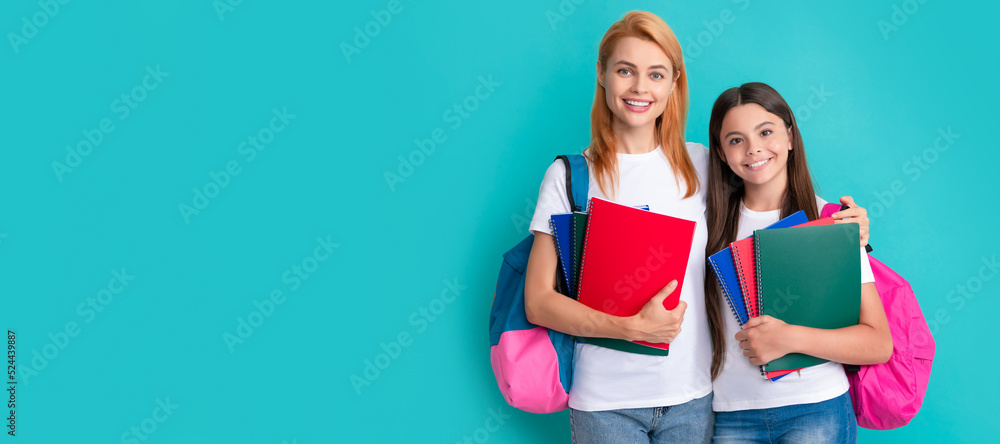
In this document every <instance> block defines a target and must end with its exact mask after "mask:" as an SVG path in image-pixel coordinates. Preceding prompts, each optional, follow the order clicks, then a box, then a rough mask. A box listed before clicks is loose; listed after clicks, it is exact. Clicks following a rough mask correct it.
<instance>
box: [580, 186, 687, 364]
mask: <svg viewBox="0 0 1000 444" xmlns="http://www.w3.org/2000/svg"><path fill="white" fill-rule="evenodd" d="M589 213H590V216H589V218H588V220H587V234H586V236H585V237H584V243H583V257H582V259H581V261H580V262H581V265H580V285H579V289H578V290H577V294H578V295H579V296H578V300H579V301H580V302H581V303H583V304H584V305H586V306H588V307H591V308H594V309H596V310H600V311H602V312H604V313H608V314H611V315H615V316H633V315H635V314H636V313H638V312H639V310H641V309H642V307H643V305H645V304H646V302H649V300H650V299H652V297H653V296H655V295H656V293H657V292H659V291H660V290H661V289H663V287H665V286H666V285H667V284H668V283H669V282H670V281H672V280H674V279H676V280H677V288H676V289H675V290H674V292H673V293H671V294H670V296H668V297H667V299H666V300H664V301H663V307H664V308H666V309H667V310H672V309H674V308H675V307H677V303H678V302H679V301H680V294H681V288H683V285H684V272H685V271H686V270H687V264H688V257H689V256H690V255H691V243H692V242H693V241H694V229H695V222H694V221H690V220H686V219H679V218H676V217H671V216H667V215H665V214H659V213H654V212H650V211H643V210H640V209H638V208H633V207H629V206H626V205H620V204H617V203H614V202H611V201H608V200H604V199H600V198H596V197H595V198H592V199H591V200H590V210H589ZM636 343H637V344H642V345H647V346H650V347H656V348H661V349H669V348H670V344H663V343H655V344H654V343H649V342H643V341H636Z"/></svg>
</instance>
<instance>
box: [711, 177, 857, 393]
mask: <svg viewBox="0 0 1000 444" xmlns="http://www.w3.org/2000/svg"><path fill="white" fill-rule="evenodd" d="M823 205H826V201H825V200H823V199H822V198H820V197H819V196H817V197H816V207H817V209H819V210H822V209H823ZM780 216H781V210H774V211H752V210H750V209H748V208H747V207H746V206H745V205H743V203H742V202H741V203H740V226H739V229H738V230H737V233H736V238H737V239H743V238H746V237H749V236H752V235H753V232H754V230H759V229H762V228H764V227H766V226H768V225H771V224H773V223H775V222H777V221H778V220H779V219H780ZM859 248H860V252H861V283H867V282H875V277H874V275H873V274H872V267H871V263H870V262H869V261H868V254H867V253H866V252H865V249H864V248H863V247H859ZM722 306H723V317H724V319H725V321H724V323H725V328H726V332H725V335H724V336H723V338H724V339H725V341H726V365H725V367H723V369H722V372H721V373H720V374H719V377H718V378H715V381H714V382H713V384H712V387H713V390H714V392H715V393H714V394H713V396H712V410H715V411H717V412H731V411H736V410H750V409H768V408H774V407H784V406H788V405H795V404H811V403H815V402H822V401H826V400H829V399H833V398H835V397H837V396H840V395H842V394H844V392H846V391H847V389H848V387H849V383H848V381H847V374H846V373H844V366H843V365H842V364H839V363H836V362H826V363H823V364H819V365H814V366H812V367H806V368H804V369H802V370H801V371H798V372H794V373H790V374H788V375H786V376H785V377H783V378H781V379H779V380H777V381H774V382H772V381H769V380H767V379H764V376H763V375H761V373H760V366H756V365H752V364H750V360H749V359H748V358H747V357H745V356H743V349H741V348H740V346H739V342H738V341H737V340H736V333H737V332H739V331H740V326H739V323H738V322H737V321H736V317H735V316H733V315H732V313H731V312H729V308H728V305H727V303H726V302H725V301H723V302H722Z"/></svg>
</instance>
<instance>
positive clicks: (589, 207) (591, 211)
mask: <svg viewBox="0 0 1000 444" xmlns="http://www.w3.org/2000/svg"><path fill="white" fill-rule="evenodd" d="M592 217H594V209H593V208H592V205H590V202H589V201H588V202H587V228H586V229H585V231H584V232H583V251H582V252H581V253H580V283H579V284H577V288H576V296H577V298H579V297H580V295H582V294H583V264H584V263H585V261H586V260H587V239H588V238H590V226H591V223H590V218H592ZM575 222H576V221H575V220H574V223H575ZM574 229H575V228H574Z"/></svg>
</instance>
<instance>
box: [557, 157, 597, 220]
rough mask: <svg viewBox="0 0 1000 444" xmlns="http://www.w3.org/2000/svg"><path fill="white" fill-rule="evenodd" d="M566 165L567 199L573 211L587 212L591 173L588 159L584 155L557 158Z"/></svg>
mask: <svg viewBox="0 0 1000 444" xmlns="http://www.w3.org/2000/svg"><path fill="white" fill-rule="evenodd" d="M556 159H562V160H563V162H564V163H565V164H566V197H568V198H569V206H570V208H571V209H572V211H587V197H588V195H589V193H590V171H589V169H588V168H587V158H586V157H583V155H582V154H564V155H561V156H556Z"/></svg>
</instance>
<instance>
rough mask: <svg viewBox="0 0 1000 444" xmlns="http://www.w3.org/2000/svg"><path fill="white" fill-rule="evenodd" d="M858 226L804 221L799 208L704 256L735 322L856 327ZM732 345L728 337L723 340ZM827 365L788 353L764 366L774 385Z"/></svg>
mask: <svg viewBox="0 0 1000 444" xmlns="http://www.w3.org/2000/svg"><path fill="white" fill-rule="evenodd" d="M858 239H859V233H858V225H857V224H839V225H835V224H834V223H833V219H832V218H829V217H827V218H823V219H817V220H815V221H812V222H809V221H808V220H807V219H806V216H805V213H803V212H801V211H799V212H797V213H794V214H792V215H790V216H788V217H786V218H784V219H782V220H780V221H778V222H776V223H775V224H773V225H771V226H768V227H767V228H764V229H762V230H756V231H754V234H753V236H752V237H749V238H746V239H741V240H738V241H736V242H733V243H731V244H729V247H728V248H726V249H724V250H722V251H719V252H718V253H715V254H712V255H710V256H709V257H708V262H709V264H710V265H711V268H712V271H713V272H714V273H715V277H716V279H717V280H718V281H719V286H720V287H721V290H722V294H723V296H724V297H725V298H726V302H727V303H728V304H729V308H730V309H731V310H732V312H733V316H735V318H736V321H737V322H738V323H739V324H740V325H743V324H745V323H746V322H747V321H749V320H750V318H753V317H756V316H761V315H768V316H771V317H774V318H777V319H780V320H782V321H784V322H785V323H787V324H793V325H802V326H806V327H812V328H824V329H835V328H842V327H848V326H851V325H855V324H857V323H858V318H859V316H860V312H861V285H860V282H861V263H860V260H861V255H860V254H859V251H858ZM726 339H727V340H733V339H732V338H726ZM823 362H826V360H824V359H820V358H816V357H813V356H808V355H803V354H798V353H792V354H788V355H785V356H783V357H781V358H778V359H776V360H774V361H771V362H769V363H767V364H766V365H763V366H761V373H762V374H763V375H764V377H765V378H768V379H770V380H772V381H775V380H778V379H779V378H781V377H782V376H784V375H787V374H789V373H792V372H794V371H797V370H801V369H802V368H805V367H809V366H813V365H816V364H821V363H823Z"/></svg>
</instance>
